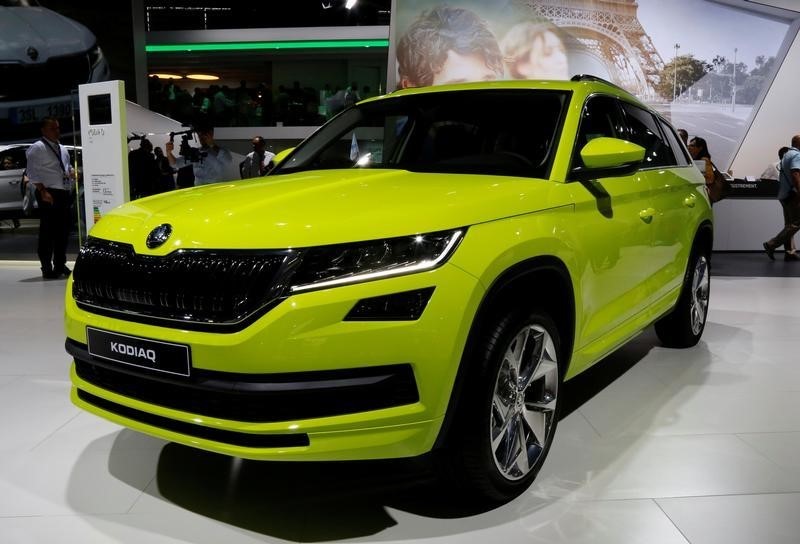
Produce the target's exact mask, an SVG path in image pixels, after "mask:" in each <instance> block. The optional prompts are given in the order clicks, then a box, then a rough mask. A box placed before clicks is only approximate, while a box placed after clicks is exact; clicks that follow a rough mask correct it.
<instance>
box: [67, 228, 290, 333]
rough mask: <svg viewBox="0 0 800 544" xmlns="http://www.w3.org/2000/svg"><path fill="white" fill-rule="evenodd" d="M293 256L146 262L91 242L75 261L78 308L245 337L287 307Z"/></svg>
mask: <svg viewBox="0 0 800 544" xmlns="http://www.w3.org/2000/svg"><path fill="white" fill-rule="evenodd" d="M292 262H293V259H292V254H291V252H289V251H273V252H264V251H223V250H219V251H216V250H191V249H188V250H183V249H182V250H178V251H175V252H173V253H170V254H169V255H165V256H163V257H162V256H153V255H139V254H137V253H136V252H135V251H134V250H133V247H132V246H130V245H128V244H121V243H117V242H109V241H105V240H98V239H94V238H92V239H90V240H89V242H88V243H87V244H86V245H85V246H84V247H83V248H81V250H80V253H79V255H78V258H77V260H76V262H75V270H74V275H73V278H74V283H73V286H72V296H73V297H74V298H75V301H76V302H77V303H78V306H79V307H81V308H83V309H86V310H89V311H92V312H95V313H101V314H106V315H115V314H118V313H120V312H123V313H125V319H128V320H133V321H142V322H147V323H155V324H158V325H161V326H167V327H176V328H184V329H195V330H209V329H210V330H216V329H217V328H219V327H222V328H229V329H231V330H239V329H241V328H243V327H245V326H246V325H247V324H248V323H249V322H250V321H252V320H253V319H255V318H257V317H258V316H259V315H261V314H263V312H265V311H266V310H268V309H269V308H270V307H272V306H274V305H275V304H277V303H278V302H279V301H280V300H281V296H283V293H284V291H285V283H284V281H282V280H283V278H284V277H285V273H287V272H288V270H289V269H290V268H291V266H290V265H291V263H292Z"/></svg>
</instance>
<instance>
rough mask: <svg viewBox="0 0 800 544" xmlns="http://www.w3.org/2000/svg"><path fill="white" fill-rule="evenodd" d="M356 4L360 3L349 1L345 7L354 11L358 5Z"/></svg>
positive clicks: (354, 0) (356, 0) (353, 0)
mask: <svg viewBox="0 0 800 544" xmlns="http://www.w3.org/2000/svg"><path fill="white" fill-rule="evenodd" d="M356 2H358V0H347V3H346V4H345V5H344V7H346V8H347V9H353V6H355V5H356Z"/></svg>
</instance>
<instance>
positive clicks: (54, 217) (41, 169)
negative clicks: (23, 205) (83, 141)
mask: <svg viewBox="0 0 800 544" xmlns="http://www.w3.org/2000/svg"><path fill="white" fill-rule="evenodd" d="M40 129H41V131H42V137H41V138H40V139H39V140H37V141H36V142H35V143H34V144H32V145H31V146H30V147H29V148H28V150H27V151H26V152H25V155H26V157H27V159H28V170H27V175H28V178H29V182H28V183H31V184H33V186H34V187H35V189H36V200H37V201H38V202H39V214H40V216H39V242H38V246H37V252H38V254H39V261H40V262H41V265H42V277H43V278H44V279H46V280H52V279H57V278H60V277H61V276H64V277H66V276H69V274H70V269H69V268H67V242H68V241H69V228H70V225H71V224H72V217H71V215H70V206H71V205H72V198H71V196H72V189H73V187H74V184H75V178H76V176H75V170H74V169H73V168H72V165H70V163H69V153H68V152H67V150H66V148H65V147H64V146H63V145H61V144H60V143H59V141H58V139H59V138H60V137H61V127H60V126H59V124H58V119H56V118H54V117H45V118H44V119H42V122H41V125H40Z"/></svg>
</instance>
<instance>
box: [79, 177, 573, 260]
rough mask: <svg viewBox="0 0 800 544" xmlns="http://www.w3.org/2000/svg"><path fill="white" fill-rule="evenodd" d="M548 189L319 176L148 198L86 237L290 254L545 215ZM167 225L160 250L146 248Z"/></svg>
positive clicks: (511, 183)
mask: <svg viewBox="0 0 800 544" xmlns="http://www.w3.org/2000/svg"><path fill="white" fill-rule="evenodd" d="M556 185H558V184H557V183H556V182H549V181H544V180H537V179H530V178H514V177H500V176H481V175H468V174H459V175H454V174H428V173H425V174H423V173H411V172H407V171H401V170H327V171H316V172H308V173H297V174H288V175H282V176H274V177H265V178H259V179H253V180H243V181H237V182H232V183H220V184H214V185H207V186H202V187H196V188H193V189H187V190H182V191H176V192H172V193H166V194H162V195H156V196H153V197H149V198H145V199H141V200H136V201H133V202H130V203H128V204H125V205H123V206H120V207H118V208H116V209H114V210H113V211H111V212H110V213H108V214H106V215H105V216H103V217H102V219H101V220H100V221H99V222H98V223H97V224H96V225H95V227H94V228H93V229H92V231H91V233H90V234H91V235H92V236H96V237H99V238H104V239H107V240H114V241H118V242H126V243H131V244H133V246H134V248H135V250H136V251H137V252H138V253H151V254H166V253H169V252H171V251H173V250H175V249H178V248H191V247H197V248H200V247H203V248H269V249H279V248H298V247H308V246H316V245H327V244H336V243H343V242H352V241H358V240H371V239H378V238H388V237H393V236H404V235H410V234H420V233H425V232H435V231H439V230H446V229H451V228H458V227H464V226H469V225H473V224H476V223H481V222H486V221H491V220H494V219H499V218H502V217H509V216H513V215H520V214H523V213H530V212H532V211H537V210H540V209H543V208H545V207H548V202H549V201H550V200H551V199H550V197H549V193H550V192H551V191H552V190H553V188H554V187H555V186H556ZM163 223H169V224H170V225H171V226H172V229H173V234H172V236H171V237H170V239H169V241H168V242H167V243H166V244H164V245H163V246H161V247H159V248H157V249H155V250H150V249H147V248H146V246H145V240H146V238H147V235H148V234H149V233H150V231H151V230H152V229H154V228H155V227H157V226H159V225H161V224H163Z"/></svg>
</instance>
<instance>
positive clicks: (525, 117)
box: [272, 89, 569, 178]
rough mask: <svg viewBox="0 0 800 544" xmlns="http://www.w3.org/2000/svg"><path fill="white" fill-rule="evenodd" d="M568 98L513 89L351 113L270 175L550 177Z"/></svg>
mask: <svg viewBox="0 0 800 544" xmlns="http://www.w3.org/2000/svg"><path fill="white" fill-rule="evenodd" d="M568 96H569V93H568V92H566V91H551V90H530V89H508V90H486V91H443V92H430V93H425V94H413V95H408V96H397V97H393V98H387V99H384V100H378V101H373V102H367V103H364V104H359V105H357V106H355V107H353V108H350V109H348V110H346V111H344V112H343V113H341V114H340V115H338V116H337V117H335V118H334V119H332V120H331V121H330V122H329V123H327V124H326V125H324V126H323V127H322V128H321V129H320V130H318V131H317V132H316V133H314V134H313V135H312V136H311V137H310V138H308V139H307V140H306V141H305V142H303V143H302V144H301V145H300V146H299V147H298V148H297V150H295V152H293V153H292V154H291V155H290V156H289V157H288V158H287V160H286V161H284V162H283V163H281V164H280V165H279V166H278V167H277V168H276V169H275V170H274V171H273V172H272V174H278V175H279V174H288V173H293V172H300V171H305V170H324V169H334V168H396V169H404V170H410V171H414V172H444V173H466V174H493V175H508V176H528V177H539V178H542V177H547V176H548V175H549V171H550V165H551V163H552V158H553V154H554V151H555V142H556V138H557V136H558V134H559V128H560V126H561V122H562V118H563V116H564V112H565V111H566V108H565V105H566V103H567V99H568Z"/></svg>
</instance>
